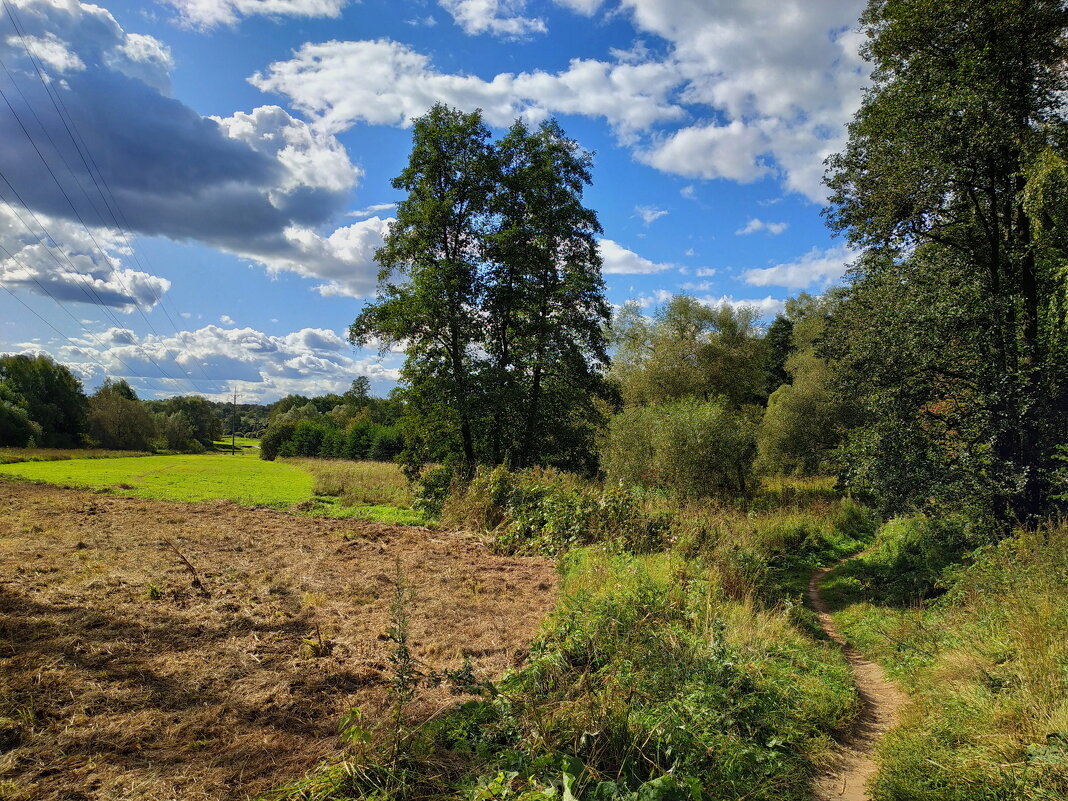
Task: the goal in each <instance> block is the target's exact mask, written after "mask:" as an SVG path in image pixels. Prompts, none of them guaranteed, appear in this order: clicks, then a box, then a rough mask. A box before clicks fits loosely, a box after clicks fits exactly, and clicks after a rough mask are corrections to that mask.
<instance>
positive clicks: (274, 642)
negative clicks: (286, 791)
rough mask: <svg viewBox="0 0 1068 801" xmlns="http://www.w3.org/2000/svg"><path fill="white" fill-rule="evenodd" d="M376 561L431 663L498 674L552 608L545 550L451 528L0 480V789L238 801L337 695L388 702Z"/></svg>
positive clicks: (429, 704) (317, 755)
mask: <svg viewBox="0 0 1068 801" xmlns="http://www.w3.org/2000/svg"><path fill="white" fill-rule="evenodd" d="M165 540H169V541H170V542H171V543H173V544H174V546H176V548H177V549H178V550H179V551H180V552H181V554H182V555H184V556H185V557H186V558H187V559H188V560H189V563H190V564H191V565H192V566H193V567H194V568H195V569H196V571H197V572H198V574H199V577H200V578H201V580H202V582H203V588H204V589H203V592H201V591H199V590H197V589H196V588H195V587H193V586H192V579H193V576H192V574H191V572H190V570H189V569H188V568H187V567H186V566H185V565H184V564H183V562H182V560H181V558H180V557H179V555H178V554H177V553H176V552H175V551H174V550H172V549H171V547H170V546H169V545H168V544H167V542H166V541H165ZM398 560H399V563H400V569H401V571H402V573H403V575H404V577H405V580H406V581H407V583H408V584H409V585H410V586H411V588H412V590H413V592H414V600H413V602H412V605H411V608H410V614H411V642H410V644H411V647H412V650H413V652H414V654H415V656H416V657H417V658H419V659H421V660H423V661H424V662H425V663H427V664H428V665H429V666H431V667H435V668H442V667H446V666H448V667H455V666H458V665H459V664H460V663H461V661H462V659H463V657H464V656H470V657H471V658H472V660H473V662H474V665H475V668H476V671H479V672H483V673H499V672H501V671H502V670H504V669H505V668H507V667H509V666H510V665H512V664H514V663H515V662H516V661H517V660H519V659H521V657H522V655H523V653H524V649H525V647H526V645H527V643H528V641H529V639H530V638H531V636H532V634H533V633H534V631H535V629H536V627H537V625H538V623H539V621H540V620H541V619H542V617H543V616H544V614H545V613H546V611H547V610H548V609H549V608H550V607H551V606H552V604H553V601H554V592H555V572H554V569H553V567H552V565H551V563H550V562H548V561H546V560H537V559H515V558H512V559H509V558H501V557H496V556H493V555H491V554H490V553H489V552H488V551H487V550H486V549H485V548H484V547H483V546H482V545H481V544H480V543H479V542H477V541H475V540H473V539H471V538H469V537H467V536H465V535H463V534H460V533H455V532H442V531H433V532H431V531H428V530H425V529H419V528H409V527H398V526H385V525H381V524H374V523H365V522H357V521H329V520H309V519H305V518H296V517H292V516H287V515H285V514H282V513H278V512H272V511H267V510H261V509H252V510H250V509H245V508H242V507H239V506H236V505H235V504H232V503H229V502H208V503H196V504H179V503H170V502H163V501H149V500H141V499H132V498H120V497H115V496H110V495H101V494H95V493H91V492H80V491H71V490H63V489H58V488H55V487H49V486H43V485H32V484H25V483H15V482H9V481H3V482H0V799H23V798H24V799H35V801H38V800H39V801H58V800H59V799H64V800H65V801H66V800H67V799H71V800H73V799H238V798H246V797H248V796H250V795H254V794H255V793H257V792H260V791H262V790H264V789H266V788H268V787H270V786H273V785H276V784H278V783H281V782H283V781H287V780H291V779H293V778H295V777H297V776H299V775H301V774H302V773H303V772H304V771H306V770H307V769H309V768H311V767H313V766H314V765H315V764H316V762H317V761H318V760H319V759H321V758H323V757H325V756H327V755H329V754H330V753H332V752H333V751H335V750H336V748H337V747H338V741H337V737H336V732H337V723H338V719H339V717H340V716H341V715H342V714H343V713H344V712H346V711H347V710H348V709H349V708H350V707H352V706H353V705H357V706H359V707H360V708H361V709H363V711H364V712H365V713H366V714H367V715H368V716H369V717H370V718H372V719H375V718H376V717H381V713H382V710H383V708H384V705H385V704H386V703H388V698H387V692H386V686H387V682H388V680H389V653H390V643H389V641H388V639H387V638H386V632H387V630H388V628H389V605H390V603H391V600H392V597H393V593H394V576H395V569H396V568H395V566H396V563H397V561H398ZM157 591H158V592H157ZM157 595H158V598H156V599H153V597H154V596H157ZM320 634H321V636H322V637H323V639H324V642H326V644H327V650H329V653H328V654H327V655H325V656H315V655H314V652H315V651H316V650H317V644H318V637H319V635H320ZM307 641H310V642H312V643H315V644H316V647H309V643H308V642H307ZM446 703H450V699H449V698H448V697H447V695H446V694H445V693H444V691H443V690H437V691H433V692H431V693H426V694H423V695H422V696H421V697H420V698H418V699H417V700H416V702H415V707H416V708H415V709H414V710H413V712H414V714H418V715H424V716H425V715H428V714H430V713H432V712H433V710H434V709H436V708H440V706H441V705H443V704H446Z"/></svg>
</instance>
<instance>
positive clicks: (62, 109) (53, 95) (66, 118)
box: [0, 0, 211, 394]
mask: <svg viewBox="0 0 1068 801" xmlns="http://www.w3.org/2000/svg"><path fill="white" fill-rule="evenodd" d="M2 2H3V5H4V8H5V10H6V12H7V15H8V18H9V19H10V20H11V25H12V27H14V29H15V32H16V33H17V34H18V36H19V40H20V42H21V44H22V47H23V49H24V50H25V52H26V55H27V57H28V58H29V60H30V63H31V64H32V65H33V68H34V70H35V71H36V73H37V77H38V79H39V80H40V82H41V85H42V86H43V87H44V90H45V94H46V95H47V96H48V98H49V100H50V101H51V102H52V106H53V108H54V109H55V111H56V114H57V116H58V117H59V120H60V122H61V123H62V124H63V127H64V129H65V130H66V132H67V136H68V137H70V140H71V143H72V144H73V145H74V149H75V151H76V152H77V153H78V156H79V158H80V159H81V161H82V164H83V166H84V167H85V170H86V172H87V173H88V175H89V178H90V179H91V180H92V181H93V184H94V186H95V187H96V190H97V193H98V194H99V195H100V198H101V200H103V201H104V207H105V208H106V209H107V210H108V213H109V215H110V216H111V219H112V221H113V222H114V223H115V228H116V229H117V230H118V231H119V233H120V234H121V235H122V238H123V241H124V242H125V243H126V247H127V248H128V249H129V251H130V253H131V254H132V256H133V258H134V261H135V262H136V263H137V265H138V267H139V268H140V269H141V272H143V273H145V274H149V275H150V274H152V273H151V271H150V268H146V267H145V265H143V264H142V263H141V259H140V256H139V255H138V253H137V250H136V249H135V248H134V246H133V243H132V242H131V241H130V236H132V228H131V227H130V224H129V220H128V219H127V218H126V215H125V213H124V212H123V211H122V207H121V206H120V205H119V202H118V200H117V198H116V197H115V194H114V192H112V190H111V187H110V186H109V185H108V182H107V178H106V177H105V176H104V173H103V171H102V170H101V169H100V167H99V165H98V164H97V163H96V159H94V158H93V154H92V151H91V150H90V149H89V146H88V144H87V143H86V141H85V137H83V136H82V133H81V131H80V130H79V128H78V124H77V121H76V120H75V119H74V116H73V115H71V113H70V111H69V110H68V109H67V105H66V103H65V102H64V100H63V96H62V95H60V94H59V93H58V91H57V90H56V89H55V88H54V86H53V84H52V82H50V81H48V80H47V79H46V78H45V76H44V73H43V71H42V70H41V67H40V64H39V63H38V62H39V60H40V58H39V56H37V54H36V53H35V52H34V50H33V48H32V47H31V45H30V43H29V42H28V41H27V40H26V35H25V31H24V30H23V28H22V25H21V23H20V21H19V19H18V14H17V13H16V12H15V9H14V8H13V7H12V5H11V4H10V3H9V2H8V0H2ZM0 63H2V62H0ZM4 71H5V72H7V67H6V66H4ZM9 78H11V76H10V73H9ZM11 82H12V83H13V84H14V85H15V88H16V89H17V90H18V91H19V94H20V96H22V97H23V101H24V102H25V103H26V105H27V106H28V107H29V108H30V110H31V112H32V113H33V114H34V118H35V119H37V122H38V125H40V126H41V129H42V130H43V131H44V132H45V135H46V136H48V139H49V142H51V143H52V146H53V148H54V149H55V150H56V152H57V153H59V154H60V158H61V159H63V162H64V166H66V167H67V170H68V172H70V173H71V175H72V177H74V178H75V180H76V181H78V179H77V176H76V175H75V173H74V171H73V170H72V169H71V168H70V166H69V165H67V163H66V159H65V158H63V156H62V153H61V151H60V149H59V147H58V146H57V145H56V144H55V143H54V142H52V138H51V136H50V135H49V134H48V131H47V128H45V126H44V125H43V123H41V121H40V119H39V118H38V117H37V114H36V112H34V111H33V107H32V105H31V104H30V103H29V101H28V100H27V99H26V97H25V96H24V95H22V92H21V90H19V89H18V84H17V82H16V81H15V80H14V78H11ZM79 142H80V144H79ZM87 159H88V160H87ZM90 162H91V163H92V167H90ZM94 168H95V170H96V175H94V174H93V169H94ZM97 176H99V181H98V180H97ZM101 183H102V184H103V185H104V189H106V190H107V194H108V196H110V198H111V202H110V203H109V201H108V198H107V197H105V195H104V191H103V190H102V189H101V188H100V185H101ZM78 184H79V188H81V189H82V193H83V195H85V194H86V193H85V189H84V187H81V182H80V181H78ZM86 200H89V198H88V195H86ZM89 202H90V204H91V205H92V206H93V209H94V211H96V212H97V214H98V215H99V210H98V209H97V208H96V204H95V203H93V202H92V201H91V200H90V201H89ZM100 216H101V217H102V215H100ZM120 216H121V217H122V220H123V223H121V224H120V222H119V219H118V217H120ZM146 259H147V255H146ZM119 280H121V279H119ZM147 287H148V290H149V292H151V293H152V297H153V300H154V301H155V303H156V305H157V306H159V308H160V310H161V311H162V312H163V314H164V316H165V317H166V318H167V321H168V322H169V323H170V325H171V328H172V329H173V330H174V333H175V336H177V337H178V338H179V340H181V341H182V342H183V344H184V341H185V338H184V337H183V336H182V333H181V332H179V330H178V325H177V324H176V323H175V322H174V318H173V317H172V316H171V313H170V311H169V310H168V309H167V305H166V303H165V302H164V298H163V297H162V295H160V294H159V293H157V292H156V290H155V288H154V287H153V286H152V285H151V284H148V285H147ZM127 294H129V295H130V296H131V297H133V294H132V293H130V292H129V290H128V289H127ZM135 305H136V304H135ZM137 309H138V311H139V312H140V313H141V316H142V317H143V318H144V319H145V322H146V323H147V324H148V326H149V328H150V329H151V330H152V332H153V333H155V334H156V335H157V336H159V333H158V332H157V331H156V330H155V327H154V326H153V325H152V323H151V321H150V320H148V318H147V316H146V315H145V313H144V311H143V310H142V309H141V308H140V307H139V306H138V307H137ZM174 361H175V364H176V365H177V366H178V368H179V369H180V370H181V371H182V372H183V373H185V375H186V377H187V378H188V379H189V381H190V383H191V384H192V385H193V386H194V388H196V389H197V391H199V392H203V390H201V389H200V387H198V386H197V385H196V382H195V381H193V378H192V376H191V375H189V373H188V371H187V370H186V369H185V367H184V366H182V364H181V363H180V362H178V360H177V358H176V359H175V360H174ZM193 363H194V364H195V365H196V366H197V367H198V368H199V369H200V373H201V375H202V377H203V378H204V380H205V381H210V380H211V379H209V378H208V376H207V373H206V372H205V371H204V369H203V367H202V366H201V365H200V363H199V362H198V361H195V360H194V362H193ZM205 394H206V393H205Z"/></svg>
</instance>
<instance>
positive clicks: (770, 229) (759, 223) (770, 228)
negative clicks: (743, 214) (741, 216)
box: [734, 217, 790, 236]
mask: <svg viewBox="0 0 1068 801" xmlns="http://www.w3.org/2000/svg"><path fill="white" fill-rule="evenodd" d="M789 227H790V224H789V223H784V222H765V221H764V220H761V219H758V218H757V217H750V218H749V221H748V222H747V223H746V224H745V225H743V226H742V227H741V228H739V229H738V230H737V231H735V232H734V233H736V234H737V235H738V236H748V235H749V234H756V233H759V232H761V231H764V232H765V233H768V234H771V235H772V236H778V235H779V234H781V233H783V232H784V231H785V230H786V229H787V228H789Z"/></svg>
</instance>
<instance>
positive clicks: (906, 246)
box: [828, 0, 1068, 520]
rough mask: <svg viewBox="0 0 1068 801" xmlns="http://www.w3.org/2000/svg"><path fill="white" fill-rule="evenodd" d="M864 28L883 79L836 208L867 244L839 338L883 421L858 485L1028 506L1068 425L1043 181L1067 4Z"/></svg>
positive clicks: (881, 17)
mask: <svg viewBox="0 0 1068 801" xmlns="http://www.w3.org/2000/svg"><path fill="white" fill-rule="evenodd" d="M861 22H862V25H863V27H864V30H865V32H866V34H867V36H868V42H867V45H866V48H865V56H866V58H867V59H868V60H869V61H870V62H871V63H872V64H873V66H874V72H873V76H872V84H871V88H870V89H869V91H868V92H867V95H866V96H865V98H864V101H863V104H862V106H861V108H860V110H859V111H858V112H857V115H856V117H855V118H854V120H853V122H852V124H851V125H850V127H849V140H848V144H847V146H846V148H845V150H844V151H843V152H842V153H840V154H838V155H836V156H834V157H832V158H831V159H830V160H829V172H828V184H829V186H830V188H831V191H832V197H831V205H830V208H829V210H828V213H829V219H830V222H831V224H832V225H833V226H834V227H836V228H837V229H839V230H841V231H844V232H846V233H847V234H848V237H849V240H850V242H851V243H852V244H854V245H856V246H858V247H860V248H862V249H863V251H864V255H863V256H862V258H861V259H860V260H859V261H858V263H857V265H856V267H855V268H854V270H853V281H852V285H851V289H850V291H849V293H848V295H847V300H846V302H845V303H844V304H843V305H842V307H841V313H840V315H839V322H838V324H837V325H836V327H835V333H833V334H832V337H831V345H832V351H833V352H834V353H835V355H837V356H839V357H840V358H841V359H842V362H843V365H844V377H845V379H846V386H847V388H849V389H851V390H853V391H854V392H856V394H857V396H858V398H859V399H860V400H861V401H862V402H863V404H864V406H865V407H866V409H867V411H868V415H869V421H870V424H869V425H867V426H866V427H864V428H863V429H861V430H860V431H858V432H857V433H856V435H855V436H854V441H855V443H861V445H860V446H859V447H860V451H858V452H859V453H861V454H862V455H864V456H865V458H867V459H868V463H869V467H870V469H868V470H867V473H866V476H865V477H864V480H865V481H866V482H867V483H868V484H870V485H872V486H874V487H875V488H876V489H878V490H880V491H881V493H882V494H883V496H884V498H886V499H888V500H889V501H892V504H896V505H898V506H902V505H909V504H916V503H921V502H923V501H924V500H926V499H928V498H931V497H938V496H940V495H941V496H943V497H949V496H951V495H952V494H953V493H954V492H956V491H957V490H958V489H960V488H963V487H966V488H967V489H968V491H969V492H971V493H975V494H978V495H979V496H981V497H982V498H983V505H984V506H985V508H986V511H988V512H990V513H992V514H994V515H995V516H997V517H1000V518H1002V519H1006V518H1010V519H1019V520H1027V519H1031V518H1033V516H1034V515H1036V514H1038V513H1040V512H1041V511H1042V510H1043V506H1044V502H1045V498H1046V475H1047V468H1048V466H1049V457H1050V455H1051V452H1052V447H1053V445H1054V444H1055V443H1057V442H1058V441H1060V440H1062V439H1063V437H1064V435H1065V431H1064V426H1065V415H1064V412H1065V386H1066V381H1065V365H1066V362H1065V358H1064V357H1065V351H1064V345H1063V342H1064V314H1063V302H1064V275H1063V268H1062V265H1063V263H1064V256H1065V251H1064V249H1063V248H1062V247H1061V246H1060V242H1059V238H1058V237H1057V236H1055V235H1053V234H1052V233H1051V228H1054V227H1055V221H1056V220H1057V219H1058V215H1059V213H1060V211H1059V206H1058V204H1057V202H1056V201H1055V196H1056V193H1055V192H1054V193H1043V192H1041V191H1038V190H1037V189H1036V188H1035V186H1034V184H1036V182H1038V183H1039V184H1041V183H1045V184H1046V185H1047V186H1048V185H1050V184H1056V183H1057V182H1058V178H1057V174H1058V169H1059V168H1058V167H1057V164H1058V162H1059V158H1060V157H1059V153H1060V152H1061V151H1060V148H1061V144H1062V142H1064V135H1065V126H1064V120H1063V102H1064V95H1063V90H1064V89H1065V88H1066V86H1065V82H1064V65H1065V57H1066V55H1068V47H1066V40H1065V32H1066V27H1068V11H1066V9H1065V5H1064V3H1063V2H1061V0H958V1H957V2H953V3H945V2H942V1H941V0H871V1H870V2H869V5H868V8H867V11H866V12H865V14H864V15H863V17H862V18H861ZM1050 194H1052V195H1053V196H1054V197H1053V198H1051V197H1050ZM861 462H862V463H863V459H862V460H861Z"/></svg>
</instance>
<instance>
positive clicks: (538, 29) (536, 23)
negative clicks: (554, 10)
mask: <svg viewBox="0 0 1068 801" xmlns="http://www.w3.org/2000/svg"><path fill="white" fill-rule="evenodd" d="M438 5H440V6H441V7H442V8H443V9H445V10H446V11H447V12H449V14H450V15H451V16H452V18H453V21H454V22H455V23H456V24H457V25H459V26H460V27H461V28H463V30H464V33H467V34H472V35H474V34H480V33H490V34H493V35H495V36H504V37H508V38H513V39H518V38H522V37H524V36H529V35H530V34H534V33H545V32H546V31H547V30H548V28H547V27H546V26H545V20H543V19H541V18H540V17H524V16H523V15H522V11H523V9H524V7H525V6H526V0H438Z"/></svg>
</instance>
